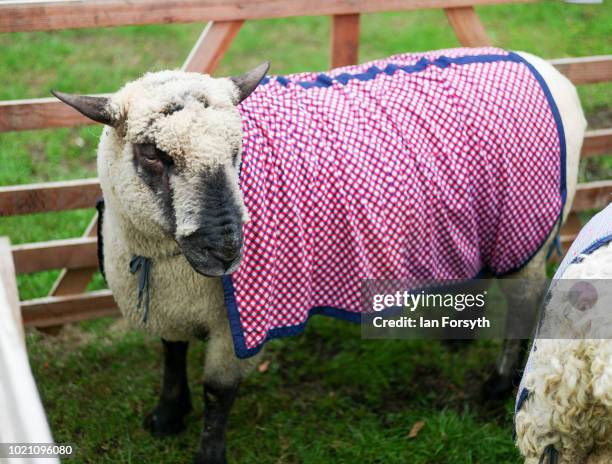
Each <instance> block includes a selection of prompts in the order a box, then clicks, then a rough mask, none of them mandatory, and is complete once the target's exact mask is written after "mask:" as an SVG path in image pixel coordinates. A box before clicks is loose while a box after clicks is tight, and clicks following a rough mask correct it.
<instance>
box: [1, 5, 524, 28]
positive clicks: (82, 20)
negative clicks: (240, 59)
mask: <svg viewBox="0 0 612 464" xmlns="http://www.w3.org/2000/svg"><path fill="white" fill-rule="evenodd" d="M508 1H509V0H309V1H303V0H248V1H245V0H224V1H219V0H174V1H169V0H89V1H82V0H47V1H31V0H29V1H28V0H26V1H11V0H9V1H5V2H2V3H0V32H19V31H49V30H54V29H73V28H82V27H107V26H128V25H136V24H164V23H193V22H205V21H234V20H246V19H264V18H285V17H289V16H319V15H338V14H355V13H374V12H381V11H402V10H415V9H424V8H457V7H468V6H473V5H490V4H496V3H508ZM514 1H516V0H514ZM518 1H521V2H528V1H533V0H518Z"/></svg>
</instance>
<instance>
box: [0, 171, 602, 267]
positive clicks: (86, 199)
mask: <svg viewBox="0 0 612 464" xmlns="http://www.w3.org/2000/svg"><path fill="white" fill-rule="evenodd" d="M610 193H612V181H609V180H605V181H597V182H588V183H585V184H578V190H577V192H576V198H575V199H574V206H573V208H572V211H582V210H585V209H591V208H602V207H604V206H606V205H607V204H608V203H609V202H610V200H611V199H612V197H610V198H609V194H610ZM101 194H102V193H101V190H100V185H99V183H98V180H97V179H82V180H73V181H64V182H49V183H44V184H27V185H17V186H11V187H0V217H1V216H12V215H20V214H30V213H39V212H45V211H63V210H71V209H79V208H90V207H93V206H94V205H95V202H96V200H97V199H98V198H99V197H100V196H101ZM58 246H60V247H61V246H63V245H58ZM72 246H76V245H74V244H71V247H72ZM37 250H38V251H34V249H33V250H23V251H20V253H24V254H26V253H34V255H36V254H38V252H39V251H40V249H37ZM41 256H42V255H41ZM17 259H21V258H19V257H18V258H17ZM83 260H85V259H84V258H83Z"/></svg>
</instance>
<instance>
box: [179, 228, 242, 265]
mask: <svg viewBox="0 0 612 464" xmlns="http://www.w3.org/2000/svg"><path fill="white" fill-rule="evenodd" d="M184 242H188V243H189V245H190V246H191V247H192V248H193V249H195V250H198V251H199V252H200V253H206V254H210V255H211V256H212V257H214V258H215V259H217V260H218V261H221V262H223V263H229V264H231V263H232V262H233V261H234V260H235V259H236V258H238V256H239V255H240V251H241V249H242V229H241V227H240V226H239V225H236V224H227V225H224V226H222V227H218V228H207V229H200V230H198V231H196V232H194V233H193V234H191V235H189V236H187V237H185V238H184ZM195 250H194V251H195Z"/></svg>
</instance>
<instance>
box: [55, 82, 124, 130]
mask: <svg viewBox="0 0 612 464" xmlns="http://www.w3.org/2000/svg"><path fill="white" fill-rule="evenodd" d="M51 93H52V94H53V95H55V96H56V97H57V98H59V99H60V100H61V101H63V102H64V103H66V104H67V105H70V106H72V107H73V108H74V109H75V110H77V111H78V112H79V113H81V114H83V115H85V116H87V117H88V118H89V119H92V120H94V121H96V122H101V123H102V124H106V125H107V126H115V125H116V123H117V121H116V120H115V118H113V116H112V112H111V109H110V99H109V98H107V97H89V96H87V95H73V94H70V93H64V92H58V91H56V90H52V91H51Z"/></svg>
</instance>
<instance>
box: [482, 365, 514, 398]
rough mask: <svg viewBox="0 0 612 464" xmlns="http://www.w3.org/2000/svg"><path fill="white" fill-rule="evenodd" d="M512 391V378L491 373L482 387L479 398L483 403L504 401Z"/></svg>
mask: <svg viewBox="0 0 612 464" xmlns="http://www.w3.org/2000/svg"><path fill="white" fill-rule="evenodd" d="M513 390H514V382H513V379H512V378H508V377H502V376H501V375H500V374H499V373H498V372H493V373H492V374H491V375H490V376H489V378H488V379H487V380H486V381H485V382H484V384H483V385H482V390H481V395H480V396H481V397H482V399H483V400H485V401H505V400H507V399H508V396H509V395H510V393H512V391H513Z"/></svg>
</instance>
